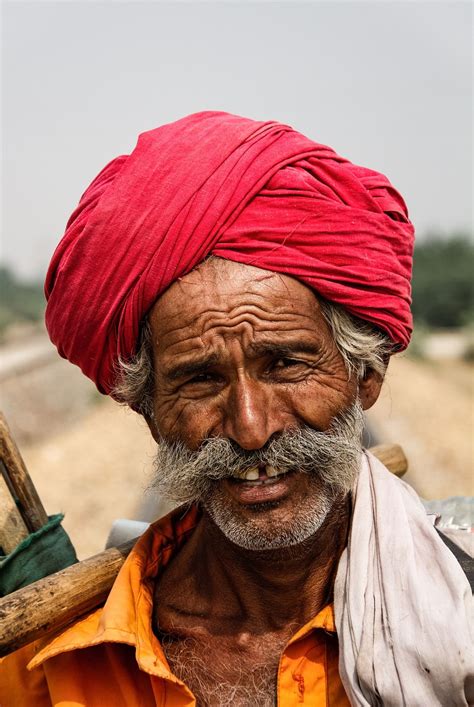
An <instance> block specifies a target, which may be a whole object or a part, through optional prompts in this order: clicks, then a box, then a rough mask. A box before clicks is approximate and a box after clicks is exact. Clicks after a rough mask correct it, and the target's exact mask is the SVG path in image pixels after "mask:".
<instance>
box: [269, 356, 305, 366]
mask: <svg viewBox="0 0 474 707" xmlns="http://www.w3.org/2000/svg"><path fill="white" fill-rule="evenodd" d="M302 364H303V362H302V361H298V360H297V359H295V358H279V359H278V360H277V361H275V363H274V364H273V368H291V367H292V366H300V365H302Z"/></svg>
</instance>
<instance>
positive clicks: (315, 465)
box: [153, 403, 363, 502]
mask: <svg viewBox="0 0 474 707" xmlns="http://www.w3.org/2000/svg"><path fill="white" fill-rule="evenodd" d="M362 428H363V413H362V409H361V407H360V405H359V404H358V403H355V404H354V405H352V406H351V407H350V408H349V409H348V410H346V411H345V412H344V413H342V414H341V415H339V416H337V417H336V418H334V420H333V422H332V424H331V426H330V428H329V429H328V430H327V431H326V432H321V431H318V430H314V429H313V428H311V427H309V426H306V425H305V426H302V427H298V428H294V429H288V430H285V431H284V432H281V433H279V434H278V435H275V436H273V437H272V438H271V439H270V440H269V441H268V442H267V444H266V445H265V446H264V447H262V448H261V449H256V450H251V451H248V450H245V449H242V448H241V447H240V446H239V445H238V444H236V443H235V442H234V441H232V440H229V439H227V438H225V437H210V438H208V439H205V440H204V441H203V442H202V444H201V446H200V447H199V449H198V450H196V451H192V450H190V449H188V448H187V447H186V446H185V445H184V444H183V443H181V442H175V443H171V444H170V443H168V442H166V441H165V440H163V441H162V442H160V445H159V447H158V452H157V456H156V459H155V480H154V483H153V487H154V488H156V489H157V490H158V491H159V492H161V493H162V494H163V495H165V496H167V497H168V498H171V499H173V500H175V501H178V502H192V501H196V500H199V499H203V498H205V497H206V495H207V494H208V493H209V490H210V489H211V488H212V486H213V484H214V482H216V481H220V480H221V479H223V478H226V477H228V476H235V475H238V474H239V473H241V472H242V471H244V470H246V469H249V468H250V467H255V466H259V465H266V464H268V465H271V466H273V467H275V468H277V469H282V470H291V469H298V470H299V471H302V472H305V473H307V474H314V475H317V476H318V478H319V479H320V480H321V481H322V482H324V483H326V484H329V485H332V486H334V487H337V488H343V489H344V490H348V488H347V486H348V485H349V487H350V485H351V484H352V481H353V475H354V471H353V470H354V468H355V467H356V466H357V465H358V463H359V459H360V453H361V442H360V440H361V434H362ZM349 476H350V479H349V478H348V477H349Z"/></svg>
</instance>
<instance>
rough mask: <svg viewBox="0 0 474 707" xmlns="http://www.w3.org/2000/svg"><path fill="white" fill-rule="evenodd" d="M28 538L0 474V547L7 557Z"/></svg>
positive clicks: (26, 529)
mask: <svg viewBox="0 0 474 707" xmlns="http://www.w3.org/2000/svg"><path fill="white" fill-rule="evenodd" d="M27 537H28V528H27V527H26V525H25V524H24V522H23V518H22V517H21V515H20V511H19V510H18V508H17V506H16V503H15V501H14V499H13V496H12V495H11V493H10V489H9V488H8V485H7V482H6V481H5V479H4V478H3V475H2V474H1V473H0V547H1V551H2V552H3V553H4V554H5V555H8V554H9V553H10V552H12V551H13V550H14V549H15V548H16V546H17V545H19V544H20V543H21V541H22V540H24V539H25V538H27Z"/></svg>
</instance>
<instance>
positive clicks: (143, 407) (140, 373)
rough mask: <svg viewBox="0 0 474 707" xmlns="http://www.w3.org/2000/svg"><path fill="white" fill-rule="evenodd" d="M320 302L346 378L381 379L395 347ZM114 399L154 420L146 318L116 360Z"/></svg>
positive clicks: (369, 326) (337, 308)
mask: <svg viewBox="0 0 474 707" xmlns="http://www.w3.org/2000/svg"><path fill="white" fill-rule="evenodd" d="M318 299H319V304H320V306H321V311H322V313H323V316H324V318H325V320H326V322H327V323H328V325H329V328H330V329H331V332H332V335H333V337H334V342H335V344H336V347H337V349H338V351H339V353H340V354H341V356H342V358H343V360H344V364H345V366H346V369H347V373H348V376H349V377H350V376H351V375H356V376H357V377H358V379H359V380H362V379H363V378H364V377H365V376H366V374H367V372H368V371H369V370H372V371H375V373H377V374H378V375H379V376H380V377H381V378H383V377H384V375H385V370H386V368H387V364H388V359H389V357H390V355H391V354H393V353H395V350H396V347H395V345H394V344H393V343H392V342H391V341H390V339H389V338H388V336H387V334H385V333H384V332H382V331H380V330H379V329H377V327H375V325H373V324H370V323H369V322H366V321H363V320H361V319H358V318H357V317H354V316H353V315H351V314H349V313H348V312H347V310H346V309H344V307H341V306H340V305H337V304H334V303H333V302H328V301H327V300H324V299H322V298H318ZM117 381H118V382H117V384H116V386H115V388H114V390H113V392H112V394H113V397H114V398H115V399H116V400H118V401H119V402H121V403H124V404H126V405H129V406H130V407H131V408H133V409H134V410H135V411H136V412H138V413H140V414H141V415H144V416H145V417H153V394H154V385H155V382H154V370H153V347H152V332H151V326H150V323H149V321H148V319H145V320H144V322H143V325H142V328H141V333H140V339H139V342H138V347H137V353H136V354H135V356H133V357H132V358H131V359H130V360H129V361H123V360H121V359H120V360H119V362H118V366H117Z"/></svg>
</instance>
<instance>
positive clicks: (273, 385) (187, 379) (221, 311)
mask: <svg viewBox="0 0 474 707" xmlns="http://www.w3.org/2000/svg"><path fill="white" fill-rule="evenodd" d="M150 323H151V328H152V335H153V349H154V367H155V376H156V378H155V397H154V422H153V423H151V429H152V431H153V432H154V434H155V437H156V438H157V440H158V441H159V439H160V437H161V438H163V439H164V440H166V441H167V442H171V443H175V442H182V443H183V444H184V445H185V446H186V447H187V448H188V449H189V450H198V449H199V448H200V447H201V444H202V442H203V441H204V440H206V439H208V438H226V439H228V440H230V441H231V442H232V444H233V447H235V448H238V449H239V450H247V451H249V452H253V451H255V450H261V449H262V448H266V446H268V443H271V441H272V440H275V438H278V437H280V436H281V433H283V432H285V431H287V430H295V429H301V428H305V427H306V428H310V429H311V430H314V431H318V432H320V433H324V432H328V431H330V428H331V424H332V423H333V421H334V420H335V419H337V418H338V417H339V416H341V414H344V413H345V412H346V411H347V410H349V409H351V408H352V410H353V407H352V406H353V405H354V403H355V401H356V400H357V398H358V393H360V398H361V401H362V404H363V406H364V407H369V405H370V404H372V402H373V401H374V400H375V398H376V393H378V389H377V391H376V393H374V394H372V393H371V387H372V388H373V384H372V386H370V385H369V384H363V385H362V387H361V389H360V390H359V387H358V383H357V380H355V378H354V377H351V378H350V379H348V374H347V369H346V367H345V365H344V362H343V360H342V357H341V355H340V354H339V352H338V350H337V348H336V346H335V344H334V341H333V337H332V334H331V332H330V330H329V327H328V325H327V323H326V321H325V319H324V317H323V315H322V313H321V310H320V307H319V304H318V301H317V299H316V297H315V296H314V294H313V293H312V292H311V291H310V290H309V289H308V288H307V287H306V286H304V285H302V284H301V283H299V282H297V281H296V280H294V279H292V278H289V277H286V276H284V275H279V274H275V273H270V272H267V271H264V270H260V269H257V268H253V267H250V266H243V265H240V264H237V263H232V262H230V261H223V260H211V261H209V262H208V263H205V264H204V265H202V266H201V267H200V268H198V269H197V270H195V271H193V272H192V273H190V274H188V275H187V276H185V277H184V278H182V279H181V280H179V281H178V282H176V283H174V284H173V285H172V286H171V287H170V288H169V290H168V291H167V292H166V293H165V294H164V295H163V296H162V297H160V299H159V300H158V301H157V303H156V304H155V306H154V307H153V309H152V311H151V315H150ZM374 395H375V397H374ZM359 423H360V421H358V420H356V422H355V423H354V424H355V428H356V429H354V430H353V432H354V434H355V435H356V436H358V434H359V432H360V430H359V428H358V425H359ZM327 436H328V435H325V437H327ZM356 442H357V443H358V440H356ZM247 470H248V469H247ZM244 471H245V469H244ZM281 471H285V469H278V468H276V469H275V468H269V467H268V466H267V467H265V465H260V468H259V469H257V470H255V468H254V469H253V470H251V474H250V477H252V476H253V477H255V475H256V474H257V472H258V474H259V479H258V480H257V479H254V480H252V478H250V477H249V478H248V479H239V478H235V477H229V476H227V477H225V478H219V480H217V481H215V482H213V487H212V493H211V494H210V498H207V499H205V501H204V505H205V507H206V508H207V510H208V511H209V513H210V515H211V516H212V517H213V518H214V520H215V521H216V523H217V525H219V526H220V527H221V529H222V530H223V531H224V533H225V534H227V535H228V537H231V539H235V538H236V537H238V532H239V528H241V529H246V532H247V531H248V532H247V535H248V533H249V532H250V534H251V535H252V534H254V535H258V536H260V537H263V538H267V542H266V545H265V542H264V545H265V546H270V545H271V538H272V537H275V533H278V532H279V531H280V530H281V529H283V530H282V532H283V535H285V532H284V531H285V528H287V529H289V528H291V526H292V525H294V524H295V519H297V518H298V517H303V516H302V514H303V515H305V516H307V518H308V521H307V522H305V523H304V524H303V525H305V529H304V530H301V533H300V535H301V534H303V535H304V534H305V533H306V535H308V534H310V533H311V532H315V530H317V527H318V526H319V525H320V524H321V522H322V521H323V520H324V518H325V516H326V515H327V513H328V511H329V509H330V506H331V502H332V501H333V496H332V497H331V494H330V493H329V492H328V489H327V488H326V486H325V484H324V482H323V481H322V480H321V479H320V478H318V477H317V476H315V475H314V474H308V473H305V472H304V471H300V470H298V469H291V470H290V472H289V473H283V474H280V472H281ZM157 473H158V474H159V469H158V470H157ZM275 473H276V474H277V476H274V474H275ZM264 482H265V483H264ZM228 526H232V528H230V529H229V527H228ZM306 526H308V527H306ZM236 528H237V530H236ZM236 533H237V535H236ZM239 537H240V536H239ZM282 537H283V536H282ZM285 537H286V536H285ZM237 542H238V541H237ZM281 542H283V540H282V541H281ZM249 543H250V545H251V544H252V542H251V541H249V540H248V539H247V540H246V541H245V542H242V544H247V545H249ZM280 544H281V543H280Z"/></svg>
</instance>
